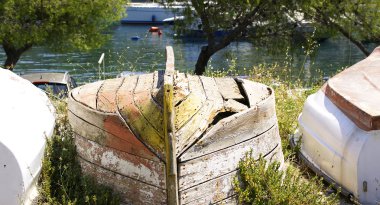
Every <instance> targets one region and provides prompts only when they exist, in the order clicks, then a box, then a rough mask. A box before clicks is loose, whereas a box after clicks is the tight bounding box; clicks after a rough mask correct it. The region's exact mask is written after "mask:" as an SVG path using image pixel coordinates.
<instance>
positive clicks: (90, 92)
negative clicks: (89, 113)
mask: <svg viewBox="0 0 380 205" xmlns="http://www.w3.org/2000/svg"><path fill="white" fill-rule="evenodd" d="M103 82H104V81H97V82H94V83H89V84H86V85H82V86H80V87H78V88H75V89H74V90H73V92H72V93H71V95H72V97H73V98H74V99H75V100H76V101H78V102H80V103H82V104H84V105H86V106H88V107H90V108H92V109H96V105H97V103H96V101H97V96H98V91H99V89H100V87H101V86H102V84H103Z"/></svg>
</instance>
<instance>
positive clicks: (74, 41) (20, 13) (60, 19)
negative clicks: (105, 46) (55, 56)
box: [0, 0, 126, 50]
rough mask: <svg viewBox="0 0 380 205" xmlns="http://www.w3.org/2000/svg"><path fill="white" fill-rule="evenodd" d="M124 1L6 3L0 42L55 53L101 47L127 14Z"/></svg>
mask: <svg viewBox="0 0 380 205" xmlns="http://www.w3.org/2000/svg"><path fill="white" fill-rule="evenodd" d="M125 3H126V2H125V1H124V0H108V1H104V0H82V1H76V0H49V1H48V0H3V1H1V3H0V11H1V12H0V41H2V42H3V41H7V42H8V43H10V44H11V45H13V47H15V48H16V49H18V48H21V47H24V46H25V45H26V44H32V45H49V46H50V47H51V48H53V49H55V50H68V49H81V50H88V49H91V48H94V47H99V46H100V45H101V43H102V42H104V40H105V35H103V34H102V33H103V32H104V31H105V29H107V27H108V26H109V25H110V24H111V23H112V22H114V21H118V20H119V19H120V18H121V16H122V15H123V14H124V13H125V9H124V7H123V5H124V4H125Z"/></svg>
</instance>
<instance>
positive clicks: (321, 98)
mask: <svg viewBox="0 0 380 205" xmlns="http://www.w3.org/2000/svg"><path fill="white" fill-rule="evenodd" d="M299 127H300V129H299V133H298V135H297V134H296V135H295V137H294V138H293V140H292V142H297V141H299V140H300V139H301V141H300V142H301V146H300V156H301V158H302V159H303V160H304V161H305V162H306V163H307V164H308V165H309V167H311V168H312V169H313V170H314V171H315V172H317V173H318V174H321V175H322V176H323V177H324V178H325V179H326V180H327V181H330V182H332V183H335V184H336V185H338V186H340V187H342V192H343V193H344V194H347V195H352V196H354V197H355V198H356V199H357V200H359V202H360V203H363V204H379V202H380V162H379V161H377V159H378V158H380V47H378V48H376V49H375V50H374V51H373V53H372V54H371V55H370V56H369V57H368V58H366V59H364V60H362V61H360V62H358V63H357V64H355V65H353V66H351V67H349V68H347V69H345V70H344V71H343V72H341V73H339V74H338V75H336V76H334V77H332V78H330V79H329V80H328V81H327V82H326V84H325V85H324V86H323V87H322V89H321V90H319V91H318V92H317V93H315V94H313V95H311V96H309V97H308V99H307V101H306V103H305V106H304V109H303V112H302V114H301V115H300V117H299Z"/></svg>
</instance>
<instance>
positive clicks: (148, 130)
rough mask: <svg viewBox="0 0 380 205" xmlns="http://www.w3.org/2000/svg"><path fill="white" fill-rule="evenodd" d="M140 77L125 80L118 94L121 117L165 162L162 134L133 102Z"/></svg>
mask: <svg viewBox="0 0 380 205" xmlns="http://www.w3.org/2000/svg"><path fill="white" fill-rule="evenodd" d="M137 78H138V76H131V77H130V78H129V79H128V80H125V81H124V83H123V84H122V85H121V87H120V88H119V90H118V92H117V105H118V110H119V113H120V116H121V117H122V118H123V119H124V120H125V122H126V123H127V124H128V125H129V127H130V128H131V130H132V132H133V134H134V135H135V136H136V137H137V138H139V139H140V140H141V141H142V142H143V143H144V144H145V145H146V146H147V147H148V148H149V149H150V150H151V151H152V152H153V153H155V154H156V155H157V156H158V157H159V158H160V159H161V160H163V161H165V157H164V156H165V146H164V141H163V140H162V137H161V136H160V134H159V133H158V132H157V130H155V129H154V128H153V127H152V126H151V125H150V123H149V122H148V121H147V120H146V119H145V117H144V116H143V115H142V114H141V113H140V110H139V108H138V107H137V106H136V105H135V102H134V100H133V97H132V96H133V93H134V88H135V86H136V83H137Z"/></svg>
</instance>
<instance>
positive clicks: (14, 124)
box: [0, 68, 55, 205]
mask: <svg viewBox="0 0 380 205" xmlns="http://www.w3.org/2000/svg"><path fill="white" fill-rule="evenodd" d="M0 95H1V100H0V113H1V115H0V127H1V129H0V204H6V205H18V204H31V203H32V200H33V199H34V198H35V197H36V196H37V193H38V191H37V187H36V183H37V179H38V176H39V173H40V171H41V166H42V158H43V155H44V150H45V144H46V139H47V138H49V137H50V136H51V135H52V133H53V130H54V125H55V109H54V107H53V106H52V104H51V102H50V101H49V99H48V97H47V96H46V94H45V93H44V92H43V91H41V90H40V89H38V88H36V87H35V86H34V85H32V84H31V83H30V82H29V81H27V80H25V79H23V78H21V77H20V76H18V75H16V74H14V73H13V72H11V71H8V70H5V69H2V68H0Z"/></svg>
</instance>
